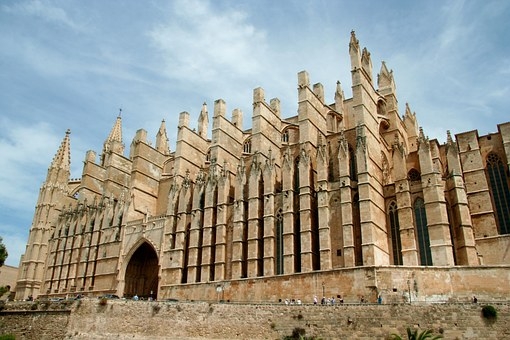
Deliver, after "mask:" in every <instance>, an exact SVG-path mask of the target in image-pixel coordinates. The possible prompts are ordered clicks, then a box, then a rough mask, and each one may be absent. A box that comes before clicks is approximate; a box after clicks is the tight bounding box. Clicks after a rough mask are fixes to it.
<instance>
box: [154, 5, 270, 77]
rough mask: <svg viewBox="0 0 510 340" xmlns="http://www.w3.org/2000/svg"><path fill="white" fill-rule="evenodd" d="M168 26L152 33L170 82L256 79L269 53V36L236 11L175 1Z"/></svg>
mask: <svg viewBox="0 0 510 340" xmlns="http://www.w3.org/2000/svg"><path fill="white" fill-rule="evenodd" d="M167 20H168V21H167V22H166V23H162V24H159V25H157V26H156V27H154V29H153V30H152V31H151V32H150V33H149V36H150V38H151V39H152V41H153V43H154V46H155V47H156V48H157V49H159V50H160V52H161V57H162V58H163V60H164V63H165V72H166V73H167V75H168V76H170V77H172V78H178V79H182V80H187V81H198V80H200V81H205V82H210V81H213V80H215V79H217V78H218V77H229V76H232V77H236V78H244V77H245V76H249V75H254V74H256V73H257V72H258V71H260V69H261V67H262V65H261V63H260V60H261V57H262V56H263V55H264V52H265V50H266V42H265V32H264V31H261V30H257V29H256V28H255V27H254V26H253V25H252V24H250V23H249V21H248V18H247V15H246V13H244V12H242V11H241V10H237V9H229V8H227V9H224V10H223V11H219V10H217V9H216V10H215V9H214V8H213V7H212V6H211V4H209V2H203V1H176V2H174V3H173V7H172V15H171V16H170V17H168V19H167Z"/></svg>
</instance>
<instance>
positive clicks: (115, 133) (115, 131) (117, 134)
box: [105, 109, 122, 143]
mask: <svg viewBox="0 0 510 340" xmlns="http://www.w3.org/2000/svg"><path fill="white" fill-rule="evenodd" d="M121 113H122V109H121V110H120V112H119V115H118V116H117V120H116V121H115V124H114V125H113V128H112V130H111V131H110V134H109V135H108V138H107V139H106V141H105V143H107V142H120V143H122V117H121Z"/></svg>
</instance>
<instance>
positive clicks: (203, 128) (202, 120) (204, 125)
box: [198, 102, 209, 139]
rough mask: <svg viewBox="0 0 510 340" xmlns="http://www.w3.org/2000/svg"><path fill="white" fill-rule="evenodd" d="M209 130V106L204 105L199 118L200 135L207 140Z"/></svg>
mask: <svg viewBox="0 0 510 340" xmlns="http://www.w3.org/2000/svg"><path fill="white" fill-rule="evenodd" d="M208 128H209V113H208V112H207V104H206V103H205V102H204V104H202V110H200V116H198V135H199V136H200V137H202V138H204V139H207V129H208Z"/></svg>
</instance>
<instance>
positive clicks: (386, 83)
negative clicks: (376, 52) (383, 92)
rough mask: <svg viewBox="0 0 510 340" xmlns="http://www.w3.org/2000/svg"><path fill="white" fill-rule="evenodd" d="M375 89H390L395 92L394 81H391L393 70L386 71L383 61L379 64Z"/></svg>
mask: <svg viewBox="0 0 510 340" xmlns="http://www.w3.org/2000/svg"><path fill="white" fill-rule="evenodd" d="M377 87H379V89H384V88H390V89H391V90H392V91H395V80H394V79H393V70H390V71H388V68H387V67H386V63H385V62H384V61H383V62H382V64H381V70H380V71H379V74H378V75H377Z"/></svg>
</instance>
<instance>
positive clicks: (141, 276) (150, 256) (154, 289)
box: [124, 242, 159, 299]
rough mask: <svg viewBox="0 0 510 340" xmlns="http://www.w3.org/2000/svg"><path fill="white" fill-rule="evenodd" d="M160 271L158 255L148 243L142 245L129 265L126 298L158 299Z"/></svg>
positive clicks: (125, 290)
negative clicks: (136, 296) (135, 296)
mask: <svg viewBox="0 0 510 340" xmlns="http://www.w3.org/2000/svg"><path fill="white" fill-rule="evenodd" d="M158 271H159V268H158V255H157V254H156V252H155V251H154V248H152V247H151V246H150V245H149V244H148V243H147V242H144V243H142V244H141V245H140V247H138V249H137V250H136V251H135V252H134V253H133V256H131V259H130V260H129V263H128V265H127V268H126V277H125V287H124V296H125V297H127V298H129V297H132V296H134V295H135V294H136V295H138V296H139V297H140V298H145V299H148V298H150V297H152V298H154V299H155V298H157V293H158Z"/></svg>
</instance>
